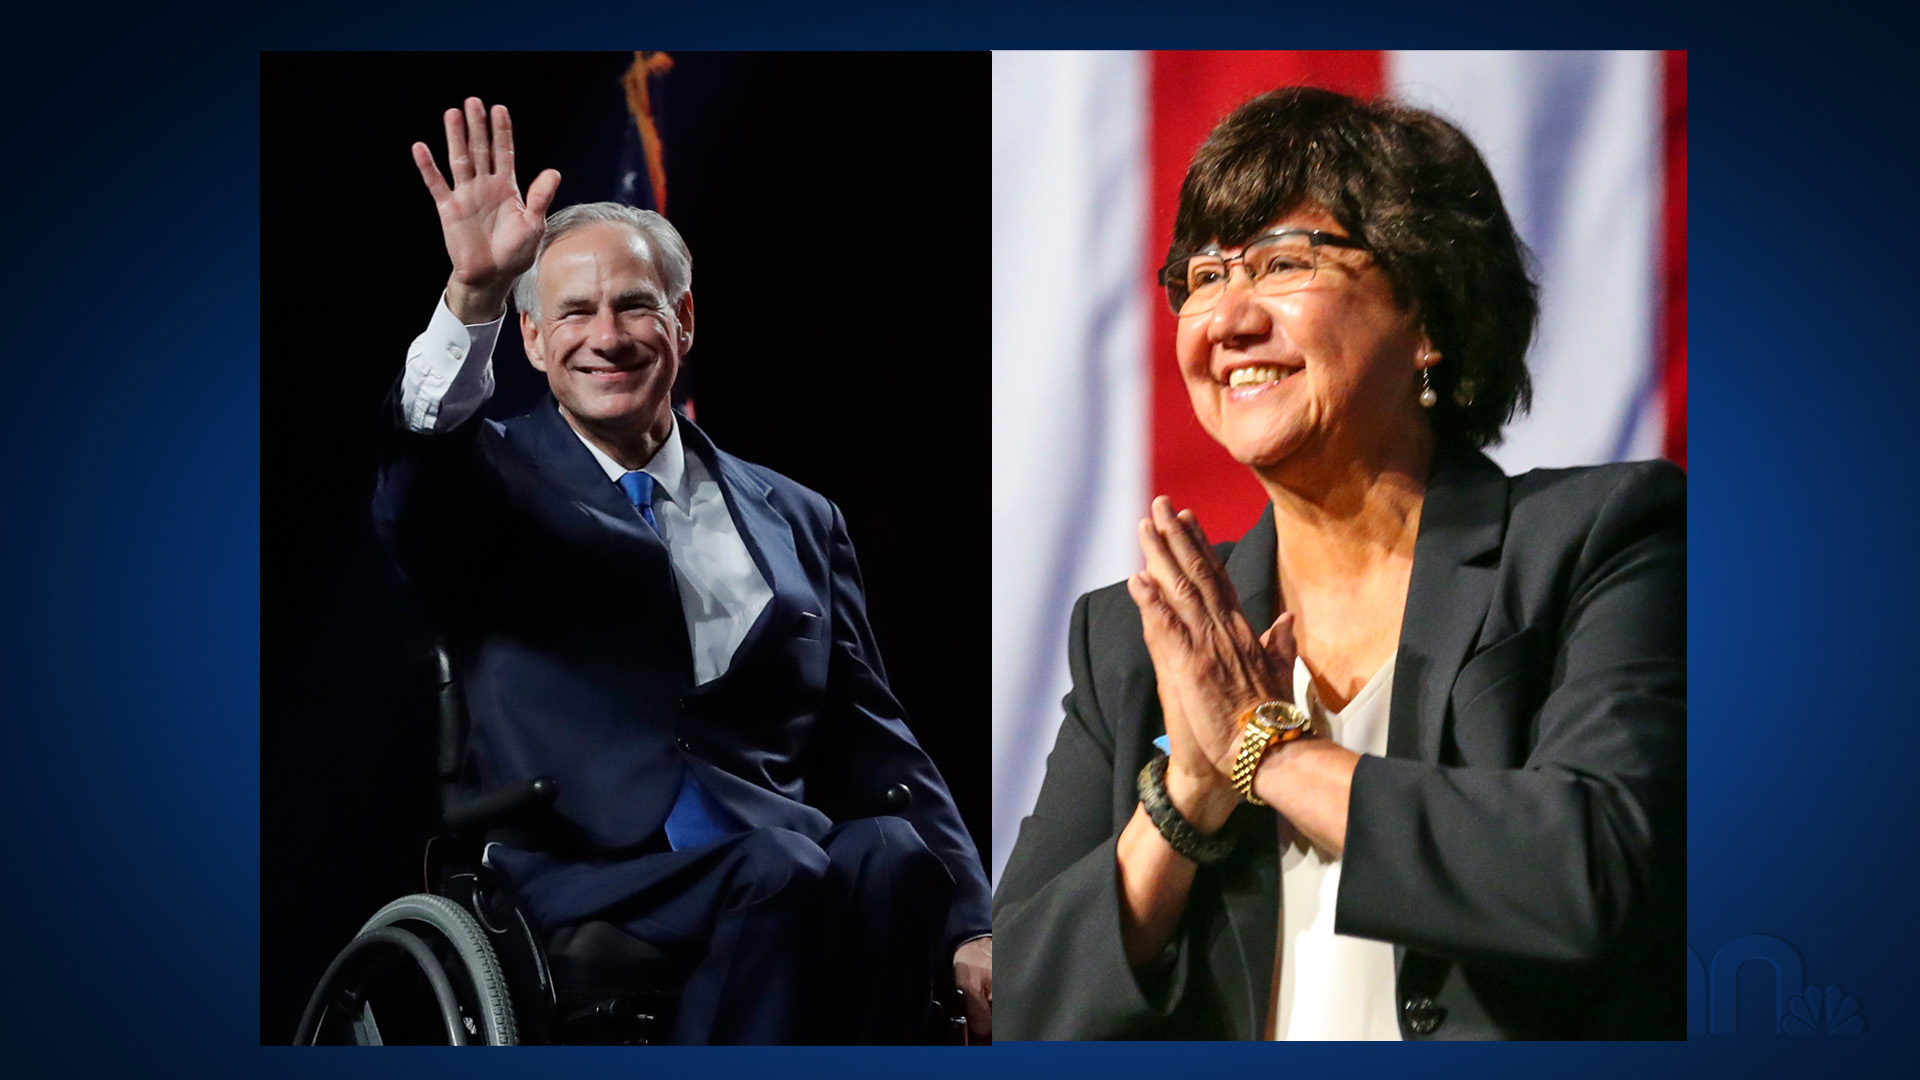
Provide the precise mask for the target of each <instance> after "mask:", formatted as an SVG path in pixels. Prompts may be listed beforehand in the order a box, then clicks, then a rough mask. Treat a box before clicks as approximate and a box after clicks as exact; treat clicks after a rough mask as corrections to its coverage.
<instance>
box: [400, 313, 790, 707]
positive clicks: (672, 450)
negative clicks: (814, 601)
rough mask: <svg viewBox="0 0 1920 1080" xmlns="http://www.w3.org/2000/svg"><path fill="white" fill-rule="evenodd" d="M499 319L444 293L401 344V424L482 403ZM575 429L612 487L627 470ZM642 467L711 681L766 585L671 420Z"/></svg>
mask: <svg viewBox="0 0 1920 1080" xmlns="http://www.w3.org/2000/svg"><path fill="white" fill-rule="evenodd" d="M505 318H506V315H505V313H504V312H503V313H502V314H501V317H500V318H498V319H495V320H493V321H492V322H490V323H480V324H476V325H472V326H468V325H463V324H462V323H461V322H460V319H459V317H458V316H456V315H454V313H453V312H452V311H451V310H449V309H448V307H447V303H446V297H445V295H444V294H442V296H441V299H440V303H439V304H438V305H437V306H436V307H435V309H434V313H433V319H432V320H431V321H430V322H428V324H427V329H426V332H425V333H423V334H421V335H420V336H419V337H417V338H415V339H413V345H412V346H411V347H410V348H408V350H407V368H406V372H405V373H404V374H403V375H402V376H401V378H400V413H401V415H402V417H404V418H405V420H406V422H407V426H408V427H410V428H412V429H413V430H414V431H420V432H441V431H450V430H452V429H453V428H455V427H458V426H459V425H460V424H462V423H464V422H465V421H467V420H469V419H471V418H472V417H473V416H474V415H475V414H477V413H478V412H479V411H480V409H481V408H482V407H483V406H484V405H486V403H487V399H489V398H491V397H492V396H493V346H494V343H495V342H496V341H498V340H499V337H500V328H501V324H502V323H503V322H504V320H505ZM574 434H575V435H576V436H578V437H579V438H580V442H581V443H582V444H583V445H584V446H586V448H587V450H588V451H589V452H591V453H592V454H593V458H594V460H595V461H597V462H599V463H600V468H601V470H602V471H604V472H605V473H606V474H607V482H608V483H609V484H612V485H614V487H615V490H619V481H620V477H622V476H624V475H625V474H626V472H627V470H626V469H625V468H623V467H621V465H620V463H619V462H617V461H614V460H613V458H611V457H609V456H608V455H607V454H606V452H605V451H603V450H601V449H600V448H599V447H597V446H595V445H594V444H593V443H592V442H589V441H588V440H587V439H586V438H585V437H584V436H580V433H579V432H578V431H575V432H574ZM642 471H644V472H645V473H646V474H647V475H649V476H651V477H653V519H654V523H655V524H656V526H657V527H658V528H659V530H660V539H661V540H662V541H664V542H665V543H666V545H667V559H668V561H669V562H670V563H671V564H672V566H673V576H674V584H675V585H676V586H678V589H679V592H680V612H681V615H682V616H683V617H684V618H685V619H686V624H687V640H688V641H689V642H690V643H691V644H692V646H693V673H694V681H695V682H696V683H707V682H711V681H713V680H714V679H717V678H719V677H720V676H721V675H722V674H725V672H726V670H727V666H728V665H729V664H730V663H732V661H733V654H734V652H735V651H736V650H738V649H739V647H740V643H741V642H742V641H744V640H745V639H746V636H747V631H748V630H750V629H752V628H753V623H754V620H756V619H758V618H759V617H760V612H761V610H762V609H764V608H765V607H766V606H767V603H768V602H769V601H770V600H772V599H773V590H772V589H771V588H769V587H768V585H767V582H766V579H765V578H763V577H761V576H760V568H759V567H758V566H755V565H754V562H753V556H752V555H751V554H750V553H749V552H748V551H747V545H746V541H744V540H742V539H741V537H740V530H739V528H738V527H737V526H736V525H735V524H734V521H733V514H732V513H731V512H729V511H728V509H727V500H726V496H725V495H724V494H722V493H721V490H720V484H719V481H717V480H716V479H714V477H713V476H712V475H711V474H710V473H709V472H708V470H707V466H706V463H705V462H703V461H701V460H700V455H698V454H689V453H687V452H686V449H685V447H684V445H683V443H682V442H681V439H680V420H679V418H678V417H675V418H674V422H673V430H672V431H671V432H670V433H669V434H668V435H667V440H666V442H665V443H663V444H661V447H660V449H659V450H658V451H657V452H655V454H654V455H653V458H652V460H650V461H648V462H647V464H646V466H645V467H644V469H643V470H642ZM620 497H621V498H623V499H624V498H626V493H625V492H624V491H621V492H620Z"/></svg>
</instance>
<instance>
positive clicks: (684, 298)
mask: <svg viewBox="0 0 1920 1080" xmlns="http://www.w3.org/2000/svg"><path fill="white" fill-rule="evenodd" d="M673 313H674V315H675V316H677V317H678V320H679V323H680V355H681V356H685V355H687V350H688V349H691V348H693V290H692V289H688V290H687V291H686V292H684V293H681V294H680V300H679V302H677V303H675V304H674V305H673Z"/></svg>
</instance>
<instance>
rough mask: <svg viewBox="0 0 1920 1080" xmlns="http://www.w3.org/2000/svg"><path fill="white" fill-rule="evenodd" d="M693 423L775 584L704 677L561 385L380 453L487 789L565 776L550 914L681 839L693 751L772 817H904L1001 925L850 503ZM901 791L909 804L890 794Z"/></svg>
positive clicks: (391, 509)
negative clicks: (901, 674) (440, 620)
mask: <svg viewBox="0 0 1920 1080" xmlns="http://www.w3.org/2000/svg"><path fill="white" fill-rule="evenodd" d="M677 419H678V423H679V425H680V433H681V439H682V441H683V443H684V445H685V447H686V452H687V453H689V454H693V455H698V456H699V458H700V459H701V460H702V461H703V462H704V463H705V464H706V467H707V469H708V471H709V472H710V473H711V474H712V475H713V476H714V477H715V479H716V480H717V481H718V482H719V485H720V488H721V490H722V491H723V492H724V493H725V496H726V501H727V508H728V510H729V511H730V512H731V513H732V515H733V520H734V524H735V525H736V526H737V527H738V529H739V531H740V536H741V538H742V539H743V540H744V541H745V542H746V546H747V550H748V552H749V553H751V555H752V557H753V561H754V564H755V565H756V566H757V567H758V568H759V570H760V573H761V575H762V576H763V577H764V578H765V579H766V581H767V584H768V585H769V587H770V588H771V589H772V591H773V599H772V600H771V601H770V602H769V603H768V604H767V606H766V608H765V609H764V610H763V611H762V612H761V614H760V616H759V618H758V620H757V621H756V622H755V623H754V625H753V627H752V628H751V629H750V630H749V631H748V633H747V636H746V639H745V640H744V641H743V642H742V643H741V645H740V647H739V649H738V650H737V651H736V652H735V654H734V657H733V661H732V663H731V665H730V666H729V668H728V670H727V672H726V673H725V674H724V675H722V676H721V677H720V678H718V679H715V680H713V681H712V682H709V683H706V684H703V685H698V686H696V685H694V682H693V667H692V652H691V648H690V646H689V644H688V640H687V632H686V622H685V619H684V616H683V615H682V612H681V608H680V603H679V600H678V598H677V593H676V592H675V587H674V584H673V578H672V572H671V569H670V567H669V564H668V561H667V551H666V547H665V545H664V544H663V543H662V542H661V540H660V538H659V536H658V535H657V534H656V533H655V532H654V531H653V529H652V528H650V527H649V526H648V525H647V524H646V522H645V521H644V520H643V519H642V518H641V517H640V515H639V513H638V511H636V510H635V509H634V507H633V506H632V504H631V503H629V502H628V501H627V498H626V496H625V495H624V494H622V492H621V491H620V489H619V487H618V486H616V485H614V484H611V483H609V482H608V481H607V477H606V473H605V472H603V471H602V470H601V468H600V466H599V464H598V462H596V461H595V460H594V458H593V455H592V454H591V452H589V451H588V450H587V448H586V447H585V446H584V445H583V444H582V443H581V442H580V439H579V438H578V437H577V436H576V435H575V434H574V432H573V430H572V428H570V427H569V426H568V425H567V422H566V420H565V419H564V418H563V417H562V416H561V415H560V413H559V410H558V408H557V407H556V406H555V404H554V401H553V399H552V398H551V397H549V398H547V399H545V400H544V401H543V402H542V403H541V404H540V405H539V406H537V407H536V408H535V409H534V410H533V411H532V412H531V413H529V414H527V415H525V416H521V417H516V418H514V419H511V420H508V421H506V422H504V423H500V422H495V421H491V420H484V421H483V420H475V421H470V422H468V423H466V424H464V425H462V426H461V427H460V428H458V429H456V430H454V431H451V432H447V433H444V434H437V435H418V434H412V433H408V432H405V431H396V432H394V433H393V435H392V442H391V444H390V447H389V451H388V453H387V454H386V459H385V462H384V464H383V466H382V469H381V474H380V482H379V487H378V490H377V493H376V496H375V518H376V521H377V523H378V524H379V526H380V530H381V533H382V536H383V537H384V538H385V540H386V542H387V545H388V547H389V549H390V550H391V551H392V552H393V554H394V556H395V558H396V561H397V562H398V563H399V564H400V566H401V567H402V569H403V570H404V571H405V572H406V573H407V575H408V577H409V578H410V579H411V580H412V581H413V582H414V583H415V584H416V585H417V586H418V587H420V588H421V589H422V590H423V591H424V592H425V593H426V594H427V596H428V598H429V600H430V601H431V602H432V603H433V604H434V606H435V607H436V608H437V610H438V611H439V612H440V614H441V615H442V616H443V617H444V618H445V619H446V621H447V622H448V624H449V626H450V628H451V629H452V630H453V631H454V632H455V635H456V643H457V645H458V648H459V652H460V654H461V656H460V658H461V673H462V679H463V683H464V689H465V691H466V700H467V706H468V710H469V712H470V713H471V718H472V734H471V737H470V751H471V755H470V756H471V758H472V763H473V765H474V766H475V768H476V769H477V773H478V777H477V779H478V782H479V785H480V787H481V788H482V789H483V790H491V789H494V788H498V787H501V786H504V785H508V784H512V783H515V782H518V781H521V780H527V779H531V778H533V777H536V776H543V775H544V776H550V777H552V778H553V779H554V780H555V781H557V782H558V786H559V800H558V802H557V804H556V808H557V810H558V815H557V817H558V820H557V821H556V822H555V823H553V826H552V827H551V828H549V829H547V830H545V832H544V834H543V835H542V836H541V837H540V839H539V845H538V846H540V847H541V848H543V849H545V850H546V851H547V852H548V853H549V854H559V855H562V856H565V857H567V858H569V859H570V860H572V861H574V862H575V865H572V866H570V867H569V868H568V871H567V874H566V878H565V887H564V889H562V890H559V891H558V894H557V895H556V892H555V890H553V889H544V890H542V896H543V901H542V903H543V905H544V906H545V907H546V908H547V910H545V911H541V912H536V915H537V916H539V917H541V918H543V919H544V920H545V921H548V922H552V923H558V922H563V921H573V920H575V919H579V918H585V917H587V916H589V915H591V914H593V913H594V912H595V911H598V910H600V909H601V908H604V907H606V906H607V905H608V904H611V903H615V902H617V901H619V900H621V899H624V898H625V897H624V894H623V892H622V884H621V883H622V881H623V880H625V877H624V876H623V875H622V873H621V856H622V855H623V854H637V853H640V852H642V851H644V850H645V849H646V848H648V846H649V845H651V846H654V847H657V846H659V842H660V841H659V836H660V831H661V827H662V825H663V823H664V822H665V820H666V817H667V813H668V811H669V810H670V809H671V808H672V804H673V799H674V796H675V794H676V793H677V791H678V783H679V776H680V769H681V767H682V765H683V763H684V765H685V767H686V768H689V769H692V770H693V771H694V772H695V773H696V775H697V776H698V777H699V779H700V781H701V782H702V783H703V784H704V785H705V786H706V788H707V789H708V790H709V791H710V792H712V793H713V794H714V795H715V796H716V797H717V798H718V799H719V801H720V802H721V803H723V804H724V805H725V806H726V807H727V808H728V809H729V810H730V811H732V812H733V813H734V814H735V815H736V816H737V817H738V818H739V819H740V820H742V821H745V822H747V823H749V824H752V825H756V826H779V827H783V828H787V829H792V830H794V831H796V832H800V833H803V834H805V835H807V836H809V837H812V838H814V839H819V838H820V837H821V836H822V835H824V834H825V833H826V831H827V830H828V829H829V828H831V827H832V826H833V825H834V824H835V823H837V822H839V821H844V820H848V819H851V818H857V817H868V816H875V815H879V814H887V813H899V814H900V815H901V816H903V817H905V818H907V819H908V820H909V821H910V822H911V823H912V825H913V826H914V828H915V830H916V831H917V832H918V833H919V834H920V836H921V838H922V839H923V840H925V841H926V843H927V845H928V847H929V848H931V849H932V850H933V852H934V853H935V854H936V855H938V856H939V857H940V859H941V860H942V862H943V863H944V864H945V865H946V867H947V870H948V872H949V873H950V874H952V876H953V878H954V881H955V884H956V900H955V903H954V905H953V909H952V917H951V919H950V921H949V926H948V932H949V937H950V939H953V940H956V941H957V940H958V939H959V938H962V937H968V936H972V935H974V934H979V933H985V932H986V931H987V929H988V913H987V908H988V903H989V898H988V887H987V884H986V879H985V876H984V874H983V873H982V872H981V867H980V859H979V855H978V854H977V853H976V852H975V850H974V847H973V842H972V840H971V838H970V837H969V836H968V834H967V831H966V829H965V828H964V826H963V825H962V823H961V820H960V815H959V812H958V811H957V810H956V809H955V808H954V805H953V800H952V797H951V796H950V795H949V794H948V791H947V787H946V784H945V782H944V781H943V780H942V779H941V777H940V775H939V773H938V771H937V770H936V769H935V768H934V766H933V763H932V762H931V761H930V760H928V758H927V756H926V754H925V753H924V752H923V751H922V750H921V749H920V746H919V744H918V743H917V742H916V741H915V740H914V737H913V735H912V733H911V732H910V731H909V730H908V729H907V726H906V724H905V723H904V721H903V720H902V718H901V717H902V709H901V707H900V704H899V702H897V701H896V700H895V699H894V696H893V694H892V692H891V691H890V690H889V689H888V686H887V679H886V671H885V668H884V667H883V665H882V664H881V660H880V653H879V649H878V648H877V646H876V645H875V642H874V639H873V632H872V630H871V629H870V628H869V626H868V623H867V614H866V599H865V595H864V593H863V591H862V587H861V581H860V569H859V566H858V564H857V563H856V561H855V559H854V552H853V545H852V543H851V542H850V541H849V540H848V538H847V531H846V525H845V522H844V521H843V520H842V519H841V516H840V511H839V510H838V508H836V507H835V506H834V505H833V504H832V503H830V502H828V501H827V500H826V499H825V498H823V497H821V496H820V495H818V494H816V493H814V492H812V491H809V490H808V489H806V488H804V487H801V486H800V485H799V484H796V483H794V482H793V481H791V480H788V479H787V478H786V477H783V476H781V475H779V474H778V473H775V472H773V471H771V470H769V469H764V468H761V467H760V466H757V465H752V464H749V463H747V462H745V461H741V460H740V459H739V458H736V457H733V456H732V455H730V454H726V453H723V452H721V451H720V450H718V449H717V448H715V447H714V445H713V443H712V442H711V441H710V440H708V439H707V437H706V435H705V434H703V433H702V432H701V431H700V429H699V428H697V427H695V426H694V425H693V423H692V422H691V421H689V420H688V419H687V418H686V417H684V416H681V417H678V418H677ZM896 784H904V785H906V787H907V788H908V789H909V790H910V791H911V792H912V801H911V805H910V806H909V807H908V808H906V809H905V810H904V811H898V810H895V809H893V808H892V807H890V806H889V805H888V803H887V802H886V798H885V795H886V792H887V790H888V789H889V788H890V787H892V786H893V785H896ZM529 846H532V845H531V842H529ZM510 854H511V852H509V855H510ZM581 864H588V865H581Z"/></svg>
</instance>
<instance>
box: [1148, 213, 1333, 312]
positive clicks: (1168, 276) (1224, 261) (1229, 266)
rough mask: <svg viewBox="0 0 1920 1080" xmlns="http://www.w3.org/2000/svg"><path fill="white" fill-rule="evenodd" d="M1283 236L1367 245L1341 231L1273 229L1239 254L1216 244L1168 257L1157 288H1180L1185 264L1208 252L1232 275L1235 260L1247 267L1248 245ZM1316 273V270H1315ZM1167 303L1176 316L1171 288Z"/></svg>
mask: <svg viewBox="0 0 1920 1080" xmlns="http://www.w3.org/2000/svg"><path fill="white" fill-rule="evenodd" d="M1283 236H1304V237H1306V238H1307V245H1308V246H1309V247H1340V248H1350V249H1352V250H1355V251H1366V250H1367V245H1366V243H1365V242H1363V241H1361V240H1357V239H1355V238H1354V237H1351V236H1347V235H1344V234H1342V233H1332V232H1327V231H1326V230H1324V229H1293V228H1288V229H1274V230H1273V231H1271V232H1264V233H1261V234H1260V235H1259V236H1256V237H1254V238H1253V239H1251V240H1248V241H1247V242H1246V243H1244V244H1241V245H1240V254H1238V255H1234V256H1231V257H1229V256H1228V255H1227V253H1226V252H1225V251H1222V250H1221V249H1220V248H1217V247H1205V248H1201V249H1200V250H1198V251H1190V252H1188V253H1186V254H1185V255H1180V256H1177V257H1175V258H1173V259H1169V260H1168V261H1167V263H1166V265H1164V266H1162V267H1161V268H1160V271H1159V273H1158V274H1157V275H1155V276H1156V277H1157V278H1158V279H1159V282H1160V287H1161V288H1162V289H1168V290H1171V289H1172V288H1173V286H1174V282H1175V281H1176V280H1177V281H1178V282H1179V283H1180V285H1181V287H1183V288H1184V287H1185V286H1186V276H1187V265H1188V263H1189V262H1190V261H1191V260H1192V259H1193V258H1194V256H1196V255H1209V254H1211V255H1218V256H1219V257H1220V265H1221V267H1222V268H1223V269H1224V270H1225V271H1226V272H1227V276H1228V277H1232V276H1233V264H1234V263H1239V264H1240V268H1241V269H1242V270H1245V269H1246V266H1247V249H1248V248H1250V247H1252V246H1253V245H1255V244H1258V243H1260V242H1261V241H1263V240H1274V239H1278V238H1279V237H1283ZM1176 271H1178V276H1177V278H1176V276H1175V272H1176ZM1315 272H1316V273H1318V270H1317V269H1316V271H1315ZM1247 284H1248V285H1249V286H1251V285H1252V284H1253V274H1252V271H1248V274H1247ZM1303 287H1304V286H1303ZM1223 289H1224V285H1223ZM1187 295H1188V296H1192V295H1193V294H1192V293H1191V292H1189V293H1188V294H1187ZM1167 306H1168V307H1170V308H1172V309H1173V313H1174V315H1176V316H1178V315H1179V314H1180V308H1181V306H1182V305H1180V304H1175V303H1174V302H1173V293H1172V292H1171V291H1169V292H1168V293H1167ZM1216 306H1217V303H1216ZM1212 310H1213V308H1208V309H1207V311H1212ZM1206 313H1207V312H1206V311H1196V312H1193V314H1195V315H1204V314H1206Z"/></svg>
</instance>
